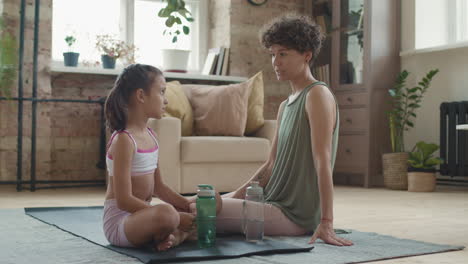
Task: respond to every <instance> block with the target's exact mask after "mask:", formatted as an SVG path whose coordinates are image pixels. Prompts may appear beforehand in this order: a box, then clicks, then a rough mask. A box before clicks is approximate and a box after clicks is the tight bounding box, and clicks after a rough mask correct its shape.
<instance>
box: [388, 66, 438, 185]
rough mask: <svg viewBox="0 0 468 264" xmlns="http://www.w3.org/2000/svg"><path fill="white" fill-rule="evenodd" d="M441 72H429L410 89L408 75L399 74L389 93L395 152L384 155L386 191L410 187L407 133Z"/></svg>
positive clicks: (393, 149)
mask: <svg viewBox="0 0 468 264" xmlns="http://www.w3.org/2000/svg"><path fill="white" fill-rule="evenodd" d="M438 72H439V70H438V69H435V70H431V71H429V72H428V73H427V74H426V76H425V77H423V78H422V80H421V81H420V82H418V85H416V86H414V87H412V88H408V87H407V86H406V79H407V78H408V76H409V72H408V71H406V70H403V71H402V72H400V73H399V74H398V77H397V79H396V84H395V86H394V87H393V88H392V89H390V90H389V94H390V96H391V101H390V104H391V107H392V108H391V110H390V111H388V112H387V115H388V119H389V127H390V141H391V145H392V152H391V153H386V154H383V156H382V163H383V164H382V165H383V178H384V184H385V186H386V187H387V188H390V189H397V190H406V189H407V188H408V173H407V162H408V157H409V154H408V153H407V152H405V145H404V132H405V131H408V130H409V129H410V128H412V127H414V118H416V109H418V108H419V107H420V103H421V100H422V98H423V95H424V94H425V93H426V91H427V89H428V88H429V86H430V83H431V81H432V78H433V77H434V75H436V74H437V73H438Z"/></svg>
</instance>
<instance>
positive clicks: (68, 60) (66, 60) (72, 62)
mask: <svg viewBox="0 0 468 264" xmlns="http://www.w3.org/2000/svg"><path fill="white" fill-rule="evenodd" d="M79 57H80V54H79V53H77V52H64V53H63V64H64V65H65V66H67V67H76V66H77V65H78V58H79Z"/></svg>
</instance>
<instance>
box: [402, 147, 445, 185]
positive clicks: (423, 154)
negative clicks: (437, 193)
mask: <svg viewBox="0 0 468 264" xmlns="http://www.w3.org/2000/svg"><path fill="white" fill-rule="evenodd" d="M438 149H439V146H438V145H436V144H432V143H425V142H424V141H419V142H418V143H416V145H415V146H414V148H413V150H412V151H411V152H410V153H409V159H408V164H409V168H408V191H410V192H432V191H434V189H435V186H436V176H435V173H436V168H435V167H436V166H437V165H439V164H441V163H442V159H441V158H438V157H433V154H434V152H436V151H437V150H438Z"/></svg>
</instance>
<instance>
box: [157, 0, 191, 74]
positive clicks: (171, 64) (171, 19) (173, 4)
mask: <svg viewBox="0 0 468 264" xmlns="http://www.w3.org/2000/svg"><path fill="white" fill-rule="evenodd" d="M163 1H165V2H166V3H167V5H166V6H165V7H163V8H161V9H160V10H159V12H158V16H159V17H161V18H165V19H166V20H165V23H164V24H165V25H166V27H167V29H165V30H164V31H163V35H164V36H167V37H168V38H169V39H170V42H171V43H172V44H174V45H176V43H177V41H178V40H179V36H180V34H182V33H183V34H185V35H188V34H190V27H189V23H191V22H193V21H194V19H193V17H192V14H191V13H190V11H189V10H188V9H187V8H186V7H185V1H183V0H163ZM176 47H177V46H176ZM162 53H163V65H164V67H165V69H166V71H173V72H187V64H188V58H189V54H190V51H189V50H181V49H178V48H172V49H163V50H162Z"/></svg>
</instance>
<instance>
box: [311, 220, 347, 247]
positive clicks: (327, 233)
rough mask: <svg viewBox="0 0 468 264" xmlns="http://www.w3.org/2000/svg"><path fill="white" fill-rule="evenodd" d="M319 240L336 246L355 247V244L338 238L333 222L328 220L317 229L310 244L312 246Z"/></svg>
mask: <svg viewBox="0 0 468 264" xmlns="http://www.w3.org/2000/svg"><path fill="white" fill-rule="evenodd" d="M317 238H320V239H321V240H323V242H325V243H327V244H330V245H335V246H340V247H341V246H352V245H354V244H353V242H351V241H349V240H347V239H344V238H341V237H338V236H337V235H336V234H335V231H334V230H333V222H331V221H329V220H327V221H322V222H321V223H320V224H319V225H318V226H317V229H316V230H315V233H314V235H312V237H311V238H310V241H309V244H312V243H314V242H315V240H317Z"/></svg>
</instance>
